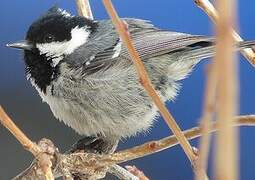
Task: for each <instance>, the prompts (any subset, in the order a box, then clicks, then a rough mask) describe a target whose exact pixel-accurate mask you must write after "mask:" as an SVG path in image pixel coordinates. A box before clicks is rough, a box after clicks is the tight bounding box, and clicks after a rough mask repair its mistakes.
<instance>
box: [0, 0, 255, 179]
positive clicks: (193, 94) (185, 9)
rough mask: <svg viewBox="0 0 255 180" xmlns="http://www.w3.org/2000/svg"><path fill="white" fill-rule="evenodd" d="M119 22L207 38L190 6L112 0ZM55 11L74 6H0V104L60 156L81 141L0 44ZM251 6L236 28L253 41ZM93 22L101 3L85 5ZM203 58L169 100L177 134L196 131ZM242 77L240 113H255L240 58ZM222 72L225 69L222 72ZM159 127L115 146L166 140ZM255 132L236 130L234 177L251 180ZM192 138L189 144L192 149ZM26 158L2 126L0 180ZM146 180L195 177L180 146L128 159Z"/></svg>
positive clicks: (252, 75) (55, 0) (206, 25)
mask: <svg viewBox="0 0 255 180" xmlns="http://www.w3.org/2000/svg"><path fill="white" fill-rule="evenodd" d="M113 3H114V5H115V7H116V9H117V11H118V13H119V15H120V16H121V17H136V18H142V19H147V20H151V21H152V22H153V24H155V25H156V26H158V27H160V28H163V29H168V30H173V31H180V32H187V33H191V34H203V35H212V34H213V31H212V24H211V23H210V21H209V19H208V17H207V16H206V15H205V14H204V13H203V12H202V11H201V10H200V9H199V8H197V7H196V5H195V4H194V3H193V0H183V1H180V0H171V1H165V0H154V1H153V0H150V1H148V0H139V1H137V0H121V1H120V0H114V1H113ZM53 5H58V6H59V7H61V8H63V9H66V10H67V11H69V12H71V13H73V14H77V11H76V5H75V1H74V0H73V1H70V0H47V1H35V0H26V1H20V0H12V1H0V7H1V11H0V24H1V27H0V29H1V30H0V104H1V105H3V107H4V108H5V109H6V110H7V112H8V113H9V115H10V116H11V117H12V118H13V120H14V121H15V123H16V124H17V125H18V126H19V127H20V128H21V129H22V130H23V131H24V132H25V133H26V134H27V135H28V136H29V137H30V138H31V139H32V140H34V141H38V140H40V139H41V138H42V137H46V138H49V139H51V140H52V141H53V142H54V143H55V145H56V146H57V147H59V149H60V151H62V152H63V151H65V150H67V149H69V148H70V146H71V145H72V144H73V143H74V142H75V141H77V140H78V139H79V138H80V137H79V135H77V134H76V133H75V132H74V131H73V130H72V129H70V128H68V127H66V126H64V124H63V123H60V122H59V121H58V120H56V119H55V118H54V117H53V115H52V113H51V111H50V109H49V107H48V106H47V105H46V104H43V103H42V102H41V99H40V97H39V96H38V94H37V92H36V91H35V89H34V88H32V86H31V85H30V83H29V82H28V81H27V80H26V77H25V73H24V63H23V57H22V56H23V55H22V53H21V52H20V51H17V50H13V49H8V48H6V47H5V44H6V43H8V42H13V41H16V40H20V39H23V38H24V36H25V33H26V31H27V29H28V27H29V25H30V24H31V23H32V22H33V21H34V20H35V19H36V18H37V17H38V16H40V15H41V14H43V13H44V12H45V11H46V10H48V9H49V8H50V7H52V6H53ZM254 5H255V2H254V0H243V1H239V6H238V14H239V19H238V24H239V30H240V33H241V36H242V37H243V38H244V39H246V40H252V39H253V40H254V39H255V31H254V28H255V20H254V19H255V11H254ZM91 6H92V10H93V13H94V17H95V19H98V20H100V19H105V18H108V16H107V13H106V11H105V9H104V7H103V5H102V2H101V1H100V0H93V1H91ZM209 62H210V60H205V61H203V62H201V63H200V64H199V65H197V66H196V68H195V70H194V71H193V73H192V74H191V75H190V76H189V77H188V78H187V79H185V80H184V81H183V82H182V84H183V85H182V89H181V92H180V94H179V96H178V98H177V99H176V100H175V102H168V103H167V106H168V108H169V109H170V110H171V112H172V114H173V115H174V117H175V118H176V120H177V121H178V124H179V125H180V126H181V128H182V129H188V128H191V127H193V126H197V125H198V120H199V118H200V115H201V111H202V105H203V95H204V94H203V88H204V85H205V71H204V70H205V66H206V64H207V63H209ZM238 63H239V64H240V68H239V78H240V104H239V106H240V114H255V108H254V104H255V93H254V92H255V86H254V81H255V69H254V68H253V67H252V66H251V65H250V64H249V63H248V62H247V61H246V60H244V58H243V57H241V56H240V55H239V56H238ZM226 68H227V67H226ZM170 134H171V132H170V130H169V129H168V128H167V126H166V124H165V123H164V121H163V120H162V119H161V118H159V119H158V120H157V122H155V126H154V128H152V129H151V131H150V133H148V134H146V135H145V134H141V135H139V136H137V137H134V138H130V139H127V140H125V141H123V142H121V143H120V146H119V149H124V148H128V147H132V146H134V145H138V144H141V143H144V142H146V141H148V140H156V139H160V138H162V137H166V136H168V135H170ZM254 137H255V127H254V128H253V127H242V128H241V129H240V159H239V164H240V171H241V173H240V179H242V180H249V179H254V165H255V156H254V155H253V153H254V152H255V142H254V141H253V140H254ZM197 143H198V141H197V140H194V141H192V144H193V145H194V146H196V145H197ZM212 154H213V153H212V152H211V154H210V161H209V170H208V171H209V172H208V173H209V176H212V172H213V169H212V167H213V155H212ZM31 160H32V156H31V154H30V153H28V152H27V151H25V150H24V149H23V148H22V146H21V145H20V144H19V143H18V142H17V140H16V139H15V138H13V136H12V135H11V134H10V133H9V132H8V131H7V130H6V129H5V128H3V127H2V126H1V125H0V180H6V179H10V178H11V177H14V176H15V175H17V173H19V172H21V170H24V168H25V167H27V166H28V165H29V164H30V161H31ZM126 164H129V165H136V166H137V167H139V168H140V169H141V170H143V171H144V173H145V174H146V175H147V176H148V177H149V178H150V179H174V180H186V179H193V172H192V168H191V166H190V163H189V161H188V159H187V157H186V156H185V154H184V152H183V151H182V150H181V148H180V146H176V147H173V148H171V149H168V150H165V151H163V152H160V153H157V154H154V155H150V156H147V157H144V158H140V159H137V160H134V161H130V162H128V163H126Z"/></svg>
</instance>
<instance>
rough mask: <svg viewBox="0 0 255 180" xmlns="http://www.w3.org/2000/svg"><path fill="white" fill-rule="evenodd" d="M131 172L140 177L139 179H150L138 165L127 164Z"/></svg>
mask: <svg viewBox="0 0 255 180" xmlns="http://www.w3.org/2000/svg"><path fill="white" fill-rule="evenodd" d="M125 167H126V168H127V170H128V171H129V172H131V173H132V174H134V175H135V176H136V177H138V179H139V180H149V178H148V177H147V176H145V174H144V173H143V172H142V171H141V170H139V169H138V168H137V167H136V166H125Z"/></svg>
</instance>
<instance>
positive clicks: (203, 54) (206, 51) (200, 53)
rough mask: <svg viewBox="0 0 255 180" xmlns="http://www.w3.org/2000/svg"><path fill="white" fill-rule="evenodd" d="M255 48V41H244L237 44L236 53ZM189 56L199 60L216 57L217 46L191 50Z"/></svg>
mask: <svg viewBox="0 0 255 180" xmlns="http://www.w3.org/2000/svg"><path fill="white" fill-rule="evenodd" d="M252 46H255V41H242V42H238V43H237V44H236V48H235V51H240V50H242V49H245V48H251V47H252ZM188 54H189V56H191V57H194V58H198V59H205V58H209V57H212V56H214V55H215V44H213V45H209V46H207V47H202V48H199V49H193V50H190V52H189V53H188Z"/></svg>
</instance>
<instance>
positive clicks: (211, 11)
mask: <svg viewBox="0 0 255 180" xmlns="http://www.w3.org/2000/svg"><path fill="white" fill-rule="evenodd" d="M194 1H195V3H196V4H197V5H198V7H200V8H201V9H202V10H203V11H204V12H205V13H206V14H207V15H208V16H209V17H210V19H211V20H212V21H213V22H214V23H216V22H217V21H218V20H219V15H218V12H217V11H216V9H215V8H214V6H213V5H212V3H210V1H209V0H194ZM231 33H232V35H233V37H234V39H235V40H236V41H237V42H239V41H243V39H242V38H241V36H240V35H239V34H238V33H237V32H236V31H235V30H234V29H231ZM241 53H242V54H243V56H244V57H245V58H246V59H247V60H248V61H249V62H250V63H251V64H252V65H253V66H255V53H254V51H253V50H252V49H251V48H247V49H243V50H241Z"/></svg>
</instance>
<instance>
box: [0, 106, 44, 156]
mask: <svg viewBox="0 0 255 180" xmlns="http://www.w3.org/2000/svg"><path fill="white" fill-rule="evenodd" d="M0 120H1V123H2V124H3V126H4V127H5V128H6V129H8V130H9V131H10V132H11V133H12V134H13V136H14V137H15V138H16V139H17V140H18V141H19V142H20V143H21V144H22V146H23V147H24V149H26V150H28V151H30V152H31V153H32V154H33V155H34V156H37V155H38V154H39V153H40V152H41V151H40V148H39V147H38V146H37V144H35V143H34V142H32V141H31V140H30V139H29V138H28V137H27V136H26V135H25V134H24V133H23V132H22V131H21V130H20V129H19V128H18V127H17V126H16V125H15V124H14V123H13V121H12V120H11V119H10V117H9V116H8V115H7V114H6V113H5V111H4V110H3V108H2V107H1V106H0Z"/></svg>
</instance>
